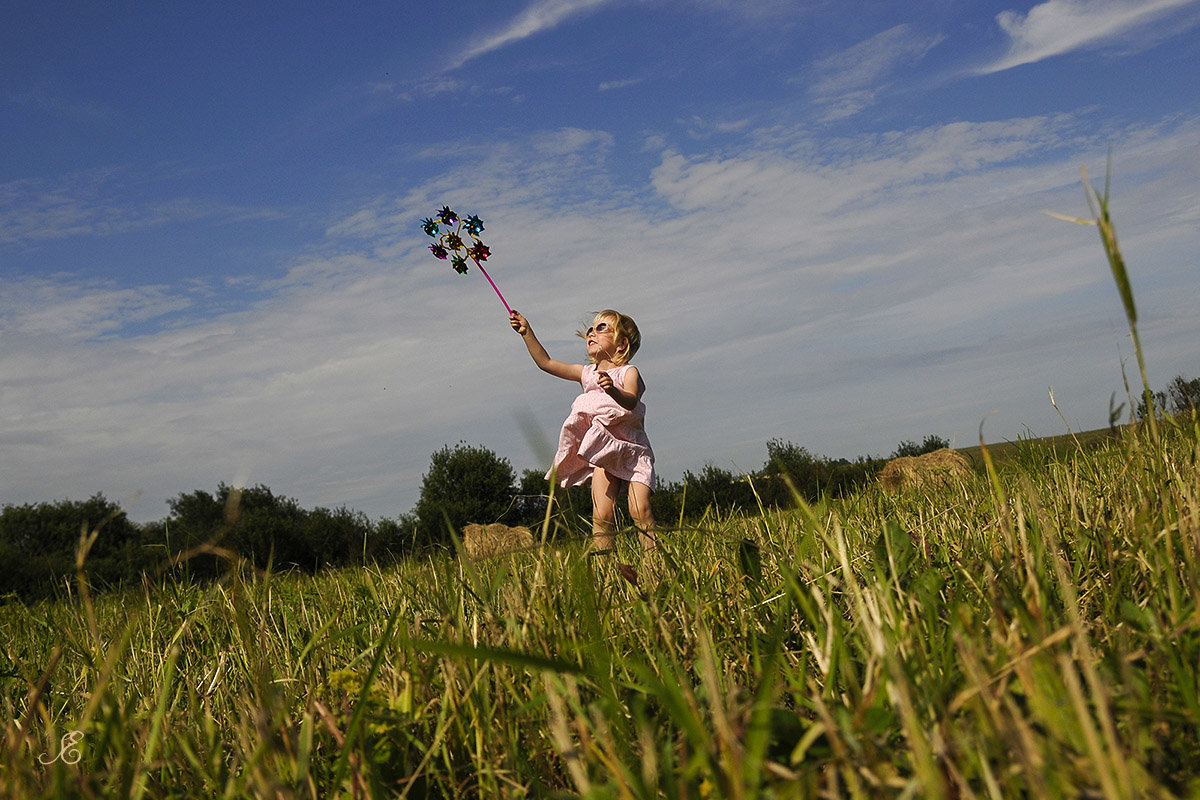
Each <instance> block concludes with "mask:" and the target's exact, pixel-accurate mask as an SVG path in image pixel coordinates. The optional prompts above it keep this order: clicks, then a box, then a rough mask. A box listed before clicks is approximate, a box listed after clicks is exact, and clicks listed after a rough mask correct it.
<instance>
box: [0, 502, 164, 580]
mask: <svg viewBox="0 0 1200 800" xmlns="http://www.w3.org/2000/svg"><path fill="white" fill-rule="evenodd" d="M83 531H86V532H87V533H89V534H90V533H92V532H98V533H97V536H96V539H95V541H94V543H93V544H92V547H91V550H90V551H89V553H88V557H87V561H86V562H85V564H84V574H85V575H86V576H87V578H88V581H89V582H90V583H94V584H95V585H97V586H99V587H101V588H104V587H109V586H116V585H119V584H122V583H125V582H127V581H130V580H133V579H136V578H137V577H138V576H139V575H140V574H141V572H142V570H143V569H145V568H147V567H148V566H150V564H151V563H152V560H153V557H152V555H151V554H150V553H149V552H148V551H147V550H146V549H145V548H144V547H143V541H142V535H141V531H140V530H139V529H138V527H137V526H136V525H134V524H133V523H132V522H130V521H129V519H128V518H127V517H126V516H125V512H123V511H122V510H121V507H120V506H119V505H117V504H116V503H112V502H109V501H108V500H106V499H105V498H104V496H103V495H101V494H96V495H93V496H92V497H91V498H89V499H88V500H84V501H72V500H61V501H59V502H56V503H38V504H35V505H33V504H27V505H22V506H5V507H4V509H3V511H0V564H4V565H6V568H5V569H2V570H0V595H6V594H13V595H16V596H17V597H19V598H21V599H22V600H24V601H26V602H29V601H36V600H41V599H44V598H48V597H52V596H54V595H56V594H57V593H58V592H59V591H61V590H62V588H63V587H64V585H65V584H66V582H67V581H69V580H70V579H71V576H73V575H74V574H75V551H76V549H77V548H78V546H79V540H80V533H81V532H83Z"/></svg>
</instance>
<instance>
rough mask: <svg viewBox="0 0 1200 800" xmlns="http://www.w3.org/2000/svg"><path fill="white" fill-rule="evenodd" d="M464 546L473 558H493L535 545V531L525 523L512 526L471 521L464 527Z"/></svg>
mask: <svg viewBox="0 0 1200 800" xmlns="http://www.w3.org/2000/svg"><path fill="white" fill-rule="evenodd" d="M462 540H463V548H464V549H466V551H467V555H468V556H470V557H471V558H491V557H492V556H498V555H501V554H503V553H511V552H512V551H514V550H524V549H526V548H528V547H532V546H533V533H532V532H530V530H529V528H526V527H525V526H524V525H519V526H517V527H515V528H510V527H509V526H507V525H503V524H501V523H499V522H493V523H492V524H491V525H476V524H475V523H473V522H472V523H470V524H469V525H466V526H465V527H464V528H463V529H462Z"/></svg>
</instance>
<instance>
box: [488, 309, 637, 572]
mask: <svg viewBox="0 0 1200 800" xmlns="http://www.w3.org/2000/svg"><path fill="white" fill-rule="evenodd" d="M509 322H511V324H512V328H513V330H514V331H516V332H517V333H519V334H521V338H522V339H524V340H525V346H526V347H527V348H528V349H529V355H531V356H533V362H534V363H535V364H537V365H538V367H539V368H540V369H541V370H542V371H544V372H549V373H550V374H551V375H554V376H557V377H559V378H563V379H564V380H568V381H578V382H579V383H580V384H581V385H582V386H583V393H582V394H580V395H579V396H578V397H577V398H575V402H574V403H573V404H572V406H571V414H570V416H568V417H567V421H566V422H564V423H563V427H562V433H561V434H560V436H559V440H558V452H557V453H556V454H555V456H554V468H553V469H552V470H551V471H550V473H549V474H548V475H547V477H550V476H551V475H557V476H558V483H559V485H560V486H563V487H569V486H579V485H580V484H583V483H586V482H587V480H588V479H589V478H591V481H592V536H593V543H594V544H595V546H596V548H597V549H598V550H599V551H601V552H603V551H607V550H611V549H612V547H613V522H614V520H615V519H616V499H617V494H618V492H619V491H620V489H621V487H622V486H623V485H625V484H628V486H629V515H630V516H631V517H632V518H633V522H634V524H635V525H637V528H638V531H639V532H640V533H641V535H642V546H643V547H645V548H647V549H649V548H652V547H654V516H653V515H652V514H651V512H650V492H651V488H652V487H653V486H654V452H653V451H652V450H651V449H650V439H649V438H648V437H647V436H646V430H645V428H644V427H643V421H644V420H645V417H646V406H645V404H644V403H642V394H643V393H644V392H645V391H646V384H644V383H643V382H642V378H641V376H640V375H639V374H638V369H637V367H635V366H633V365H632V364H630V363H629V359H631V358H633V354H634V353H636V352H637V350H638V347H639V346H640V345H641V343H642V335H641V334H640V333H639V332H638V328H637V325H636V324H635V323H634V321H633V320H632V319H630V318H629V317H627V316H625V315H624V314H620V313H618V312H616V311H612V310H605V311H601V312H600V313H598V314H596V318H595V319H594V320H593V321H592V325H591V327H589V328H588V329H587V331H586V332H584V331H580V332H579V336H581V337H582V338H583V339H584V340H585V341H586V342H587V354H588V361H589V362H590V363H588V364H566V363H564V362H562V361H556V360H555V359H553V358H551V357H550V356H549V354H548V353H546V348H544V347H542V345H541V342H539V341H538V340H537V336H535V335H534V333H533V328H531V327H530V326H529V321H528V320H526V319H525V317H523V316H521V315H520V314H519V313H517V312H516V311H514V312H512V315H511V316H510V317H509Z"/></svg>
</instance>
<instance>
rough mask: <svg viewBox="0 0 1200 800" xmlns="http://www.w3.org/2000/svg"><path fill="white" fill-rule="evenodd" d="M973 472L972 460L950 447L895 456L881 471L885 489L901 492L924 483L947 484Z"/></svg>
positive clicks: (930, 484) (928, 484)
mask: <svg viewBox="0 0 1200 800" xmlns="http://www.w3.org/2000/svg"><path fill="white" fill-rule="evenodd" d="M970 474H971V462H970V461H967V459H966V458H965V457H964V456H963V455H962V454H961V453H958V452H956V451H954V450H950V449H949V448H945V447H943V448H942V449H941V450H934V451H933V452H932V453H925V454H924V455H920V456H901V457H900V458H893V459H892V460H891V461H889V462H888V463H887V464H886V465H885V466H884V468H883V469H882V470H881V471H880V472H879V482H880V483H881V484H882V485H883V488H885V489H890V490H892V491H894V492H902V491H906V490H908V489H915V488H918V487H922V486H945V485H947V484H951V483H954V482H955V481H958V480H961V479H962V478H965V477H966V476H968V475H970Z"/></svg>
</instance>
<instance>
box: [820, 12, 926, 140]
mask: <svg viewBox="0 0 1200 800" xmlns="http://www.w3.org/2000/svg"><path fill="white" fill-rule="evenodd" d="M943 38H944V37H942V36H941V35H939V34H926V33H921V32H920V31H917V30H916V29H915V28H914V27H913V26H912V25H909V24H907V23H905V24H902V25H896V26H895V27H893V28H889V29H888V30H886V31H883V32H882V33H878V34H876V35H875V36H872V37H871V38H870V39H867V40H866V41H863V42H859V43H858V44H856V45H854V46H853V47H850V48H848V49H846V50H843V51H841V52H839V53H835V54H834V55H831V56H828V57H826V58H824V59H821V60H820V61H818V62H817V63H816V64H814V73H815V75H814V77H813V79H812V81H811V83H810V84H809V87H808V89H809V93H810V94H811V95H812V96H813V99H814V100H815V101H816V102H817V103H820V104H822V105H824V106H826V113H825V115H824V118H825V120H826V121H830V120H834V119H841V118H844V117H848V116H852V115H854V114H857V113H858V112H859V111H861V110H863V109H864V108H867V107H868V106H870V105H873V104H874V102H875V99H876V95H877V94H878V93H879V92H880V91H881V90H884V89H886V88H887V87H888V86H890V85H891V83H892V78H893V75H894V74H895V73H896V72H897V71H898V70H900V69H903V68H905V67H908V66H911V65H912V64H914V63H916V62H918V61H920V60H921V59H922V58H924V57H925V54H926V53H928V52H929V51H930V50H931V49H933V48H934V47H935V46H937V44H938V43H939V42H941V41H942V39H943Z"/></svg>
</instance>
